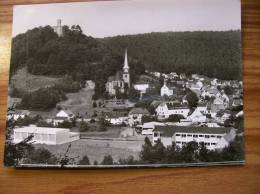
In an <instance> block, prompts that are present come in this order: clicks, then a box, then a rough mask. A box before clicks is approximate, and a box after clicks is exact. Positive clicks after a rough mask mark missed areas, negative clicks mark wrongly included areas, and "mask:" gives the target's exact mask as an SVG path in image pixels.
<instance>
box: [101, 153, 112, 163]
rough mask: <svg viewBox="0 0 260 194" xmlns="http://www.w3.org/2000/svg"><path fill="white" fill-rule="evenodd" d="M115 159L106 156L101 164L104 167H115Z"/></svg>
mask: <svg viewBox="0 0 260 194" xmlns="http://www.w3.org/2000/svg"><path fill="white" fill-rule="evenodd" d="M113 163H114V162H113V158H112V156H111V155H106V156H104V159H103V161H102V162H101V164H102V165H113Z"/></svg>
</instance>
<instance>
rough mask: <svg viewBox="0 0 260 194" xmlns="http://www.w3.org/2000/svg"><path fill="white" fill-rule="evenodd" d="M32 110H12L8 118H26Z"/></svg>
mask: <svg viewBox="0 0 260 194" xmlns="http://www.w3.org/2000/svg"><path fill="white" fill-rule="evenodd" d="M30 114H31V112H30V111H29V110H18V109H16V110H15V111H10V114H9V115H7V119H8V120H10V119H14V120H15V121H17V120H18V119H24V118H25V117H26V116H29V115H30Z"/></svg>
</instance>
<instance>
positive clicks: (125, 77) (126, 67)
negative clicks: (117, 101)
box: [123, 49, 130, 87]
mask: <svg viewBox="0 0 260 194" xmlns="http://www.w3.org/2000/svg"><path fill="white" fill-rule="evenodd" d="M123 80H124V82H125V83H127V84H128V87H130V72H129V65H128V59H127V49H126V50H125V62H124V67H123Z"/></svg>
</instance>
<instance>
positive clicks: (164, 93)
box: [161, 81, 174, 96]
mask: <svg viewBox="0 0 260 194" xmlns="http://www.w3.org/2000/svg"><path fill="white" fill-rule="evenodd" d="M173 90H174V88H170V87H168V86H167V84H166V81H164V85H163V86H162V88H161V96H172V95H173Z"/></svg>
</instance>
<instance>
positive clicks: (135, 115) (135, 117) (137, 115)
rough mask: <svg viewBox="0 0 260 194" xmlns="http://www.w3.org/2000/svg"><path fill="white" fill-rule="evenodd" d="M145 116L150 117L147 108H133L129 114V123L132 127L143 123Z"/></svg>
mask: <svg viewBox="0 0 260 194" xmlns="http://www.w3.org/2000/svg"><path fill="white" fill-rule="evenodd" d="M143 116H150V113H149V111H148V110H147V109H146V108H139V107H138V108H132V109H131V110H130V112H129V113H128V123H129V125H130V126H131V127H132V126H134V125H138V124H141V123H142V117H143Z"/></svg>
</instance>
